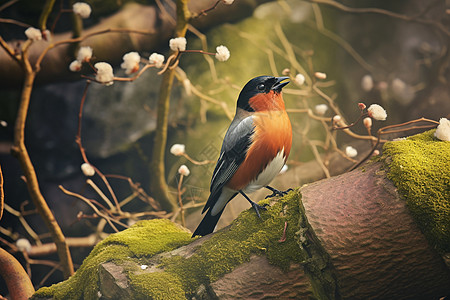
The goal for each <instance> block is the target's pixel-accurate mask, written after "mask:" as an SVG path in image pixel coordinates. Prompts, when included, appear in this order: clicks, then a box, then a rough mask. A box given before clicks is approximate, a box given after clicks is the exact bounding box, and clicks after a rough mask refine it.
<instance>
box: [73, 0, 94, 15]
mask: <svg viewBox="0 0 450 300" xmlns="http://www.w3.org/2000/svg"><path fill="white" fill-rule="evenodd" d="M72 8H73V12H74V13H75V14H77V15H79V16H80V17H81V18H83V19H86V18H89V16H90V15H91V11H92V10H91V6H90V5H89V4H87V3H84V2H77V3H74V4H73V6H72Z"/></svg>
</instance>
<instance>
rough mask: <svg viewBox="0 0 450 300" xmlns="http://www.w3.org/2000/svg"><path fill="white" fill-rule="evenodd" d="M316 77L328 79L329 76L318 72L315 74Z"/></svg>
mask: <svg viewBox="0 0 450 300" xmlns="http://www.w3.org/2000/svg"><path fill="white" fill-rule="evenodd" d="M314 76H316V78H317V79H327V74H325V73H323V72H316V73H314Z"/></svg>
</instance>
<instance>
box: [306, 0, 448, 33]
mask: <svg viewBox="0 0 450 300" xmlns="http://www.w3.org/2000/svg"><path fill="white" fill-rule="evenodd" d="M307 1H308V2H311V3H318V4H325V5H329V6H332V7H335V8H337V9H339V10H342V11H344V12H348V13H358V14H361V13H368V14H380V15H385V16H388V17H391V18H395V19H399V20H402V21H406V22H415V23H420V24H425V25H431V26H433V27H435V28H437V29H438V30H440V31H441V32H442V33H444V34H445V35H447V36H450V30H449V29H448V28H447V27H446V26H444V25H443V24H442V23H439V22H436V21H434V20H430V19H422V18H419V16H421V15H422V14H423V12H420V13H418V14H417V15H412V16H407V15H402V14H399V13H395V12H392V11H389V10H385V9H381V8H372V7H365V8H354V7H349V6H345V5H344V4H341V3H339V2H337V1H333V0H307ZM426 10H429V7H426V9H425V11H426Z"/></svg>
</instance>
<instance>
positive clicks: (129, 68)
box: [120, 52, 141, 74]
mask: <svg viewBox="0 0 450 300" xmlns="http://www.w3.org/2000/svg"><path fill="white" fill-rule="evenodd" d="M140 61H141V57H140V56H139V53H137V52H129V53H127V54H125V55H124V56H123V63H122V64H121V65H120V67H121V68H122V69H125V73H126V74H131V73H134V72H137V71H138V70H139V62H140Z"/></svg>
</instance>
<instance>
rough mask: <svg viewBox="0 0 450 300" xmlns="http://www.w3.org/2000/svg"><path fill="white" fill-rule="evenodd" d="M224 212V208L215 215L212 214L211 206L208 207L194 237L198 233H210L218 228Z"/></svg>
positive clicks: (202, 234) (201, 234)
mask: <svg viewBox="0 0 450 300" xmlns="http://www.w3.org/2000/svg"><path fill="white" fill-rule="evenodd" d="M222 213H223V209H222V210H221V211H220V212H219V213H218V214H217V215H215V216H212V215H211V208H210V209H208V211H207V212H206V215H205V216H204V217H203V220H202V221H201V222H200V224H199V225H198V227H197V229H195V231H194V234H193V235H192V237H195V236H196V235H200V236H204V235H207V234H210V233H211V232H213V231H214V228H216V225H217V222H219V218H220V216H221V215H222Z"/></svg>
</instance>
